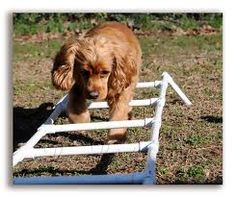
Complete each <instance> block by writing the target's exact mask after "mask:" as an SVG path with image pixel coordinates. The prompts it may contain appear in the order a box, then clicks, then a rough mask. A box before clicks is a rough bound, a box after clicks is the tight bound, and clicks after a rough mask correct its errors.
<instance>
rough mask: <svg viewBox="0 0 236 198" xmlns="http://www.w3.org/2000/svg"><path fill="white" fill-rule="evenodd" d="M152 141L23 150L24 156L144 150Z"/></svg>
mask: <svg viewBox="0 0 236 198" xmlns="http://www.w3.org/2000/svg"><path fill="white" fill-rule="evenodd" d="M150 144H151V142H150V141H147V142H139V143H133V144H111V145H93V146H75V147H59V148H58V147H57V148H32V149H25V150H24V151H22V155H23V156H24V158H35V157H45V156H63V155H84V154H91V155H92V154H104V153H121V152H139V151H140V152H144V151H147V149H148V146H149V145H150Z"/></svg>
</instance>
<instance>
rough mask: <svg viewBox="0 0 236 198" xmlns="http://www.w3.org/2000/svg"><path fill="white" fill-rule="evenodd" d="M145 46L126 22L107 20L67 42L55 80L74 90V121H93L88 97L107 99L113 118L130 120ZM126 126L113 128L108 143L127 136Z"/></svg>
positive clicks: (71, 116) (70, 106)
mask: <svg viewBox="0 0 236 198" xmlns="http://www.w3.org/2000/svg"><path fill="white" fill-rule="evenodd" d="M140 65H141V48H140V45H139V42H138V40H137V38H136V37H135V35H134V34H133V32H132V31H131V30H130V29H129V28H128V27H127V26H126V25H124V24H121V23H117V22H106V23H103V24H101V25H98V26H96V27H95V28H93V29H91V30H89V31H88V32H87V33H86V34H85V35H84V36H82V37H81V38H78V39H77V40H74V41H70V42H68V43H67V44H65V45H64V46H63V47H62V48H61V50H60V51H59V53H58V54H57V56H56V58H55V62H54V65H53V69H52V83H53V85H54V86H55V87H56V88H57V89H61V90H70V91H69V102H68V107H67V114H68V117H69V121H70V122H71V123H81V122H90V115H89V111H88V109H87V103H86V99H94V100H106V101H107V102H108V105H109V113H110V120H127V119H128V113H129V112H130V111H131V107H130V106H129V101H130V100H131V99H132V98H133V92H134V89H135V86H136V83H137V81H138V75H139V67H140ZM125 136H126V129H124V128H121V129H111V130H110V131H109V133H108V140H109V141H108V143H116V142H119V141H122V140H124V138H125Z"/></svg>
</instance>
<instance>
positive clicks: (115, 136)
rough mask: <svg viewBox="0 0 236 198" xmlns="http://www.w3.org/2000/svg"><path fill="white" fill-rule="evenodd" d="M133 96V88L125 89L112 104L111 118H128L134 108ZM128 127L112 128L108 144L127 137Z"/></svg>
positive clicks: (118, 141) (121, 140)
mask: <svg viewBox="0 0 236 198" xmlns="http://www.w3.org/2000/svg"><path fill="white" fill-rule="evenodd" d="M132 97H133V92H132V88H131V87H128V88H126V90H124V91H123V92H122V93H121V94H120V95H119V97H118V98H116V99H115V102H112V103H111V105H110V109H109V111H110V120H111V121H115V120H128V117H129V112H130V111H131V110H132V108H131V107H130V106H129V102H130V100H131V99H132ZM126 130H127V129H126V128H118V129H111V130H110V131H109V133H108V144H113V143H120V142H123V141H124V140H125V139H126Z"/></svg>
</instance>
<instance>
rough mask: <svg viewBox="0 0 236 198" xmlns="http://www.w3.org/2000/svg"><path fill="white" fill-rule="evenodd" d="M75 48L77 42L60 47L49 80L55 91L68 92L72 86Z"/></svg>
mask: <svg viewBox="0 0 236 198" xmlns="http://www.w3.org/2000/svg"><path fill="white" fill-rule="evenodd" d="M77 47H78V46H77V42H75V41H70V42H68V43H67V44H65V45H64V46H62V48H61V50H60V51H59V52H58V54H57V55H56V57H55V60H54V64H53V69H52V71H51V78H52V84H53V85H54V86H55V87H56V88H57V89H60V90H70V89H71V88H72V86H73V84H74V79H73V70H74V61H75V54H76V50H77Z"/></svg>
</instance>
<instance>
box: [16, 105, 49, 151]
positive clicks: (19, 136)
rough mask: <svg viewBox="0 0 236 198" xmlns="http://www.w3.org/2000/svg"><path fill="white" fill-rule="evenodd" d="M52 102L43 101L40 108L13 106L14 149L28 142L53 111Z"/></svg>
mask: <svg viewBox="0 0 236 198" xmlns="http://www.w3.org/2000/svg"><path fill="white" fill-rule="evenodd" d="M52 107H53V104H52V103H43V104H41V105H40V106H39V107H38V108H23V107H14V108H13V149H14V151H15V150H16V149H17V147H18V145H19V144H20V143H25V142H27V141H28V140H29V139H30V138H31V137H32V136H33V135H34V134H35V132H36V130H37V128H38V127H39V126H40V125H41V124H43V122H44V121H45V120H46V119H47V118H48V116H49V115H50V113H51V112H52Z"/></svg>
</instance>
